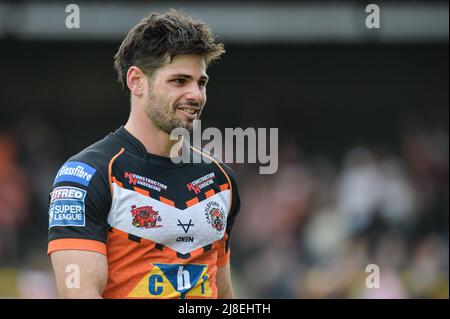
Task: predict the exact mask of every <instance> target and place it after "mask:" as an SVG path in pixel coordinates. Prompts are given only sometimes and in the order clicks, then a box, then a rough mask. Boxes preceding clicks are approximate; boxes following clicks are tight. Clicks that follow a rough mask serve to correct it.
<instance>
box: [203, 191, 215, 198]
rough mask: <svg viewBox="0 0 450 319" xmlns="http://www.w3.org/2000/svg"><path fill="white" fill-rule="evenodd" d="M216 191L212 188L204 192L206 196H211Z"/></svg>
mask: <svg viewBox="0 0 450 319" xmlns="http://www.w3.org/2000/svg"><path fill="white" fill-rule="evenodd" d="M215 193H216V192H215V191H214V189H210V190H209V191H206V192H205V195H206V198H209V197H211V196H213V195H214V194H215Z"/></svg>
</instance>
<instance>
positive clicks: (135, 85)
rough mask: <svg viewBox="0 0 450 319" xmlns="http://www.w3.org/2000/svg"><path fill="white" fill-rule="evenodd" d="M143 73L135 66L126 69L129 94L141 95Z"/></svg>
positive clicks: (142, 90)
mask: <svg viewBox="0 0 450 319" xmlns="http://www.w3.org/2000/svg"><path fill="white" fill-rule="evenodd" d="M144 82H145V74H144V72H142V70H141V69H139V68H138V67H137V66H132V67H130V68H129V69H128V71H127V86H128V89H129V90H130V92H131V94H133V95H136V96H141V95H142V94H143V92H144Z"/></svg>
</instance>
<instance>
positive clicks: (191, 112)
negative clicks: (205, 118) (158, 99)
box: [177, 107, 200, 120]
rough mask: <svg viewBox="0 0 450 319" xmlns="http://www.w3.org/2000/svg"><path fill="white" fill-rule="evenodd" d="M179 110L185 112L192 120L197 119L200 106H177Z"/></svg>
mask: <svg viewBox="0 0 450 319" xmlns="http://www.w3.org/2000/svg"><path fill="white" fill-rule="evenodd" d="M177 110H179V111H180V112H181V113H184V115H185V116H186V117H188V118H189V119H191V120H195V119H196V118H197V116H198V113H199V111H200V108H199V107H177Z"/></svg>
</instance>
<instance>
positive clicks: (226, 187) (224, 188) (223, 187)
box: [220, 183, 228, 191]
mask: <svg viewBox="0 0 450 319" xmlns="http://www.w3.org/2000/svg"><path fill="white" fill-rule="evenodd" d="M226 189H228V184H227V183H225V184H222V185H220V190H221V191H224V190H226Z"/></svg>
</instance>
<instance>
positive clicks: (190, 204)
mask: <svg viewBox="0 0 450 319" xmlns="http://www.w3.org/2000/svg"><path fill="white" fill-rule="evenodd" d="M198 202H199V199H198V198H197V197H194V198H192V199H190V200H188V201H187V202H186V205H187V207H191V206H193V205H195V204H197V203H198Z"/></svg>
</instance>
